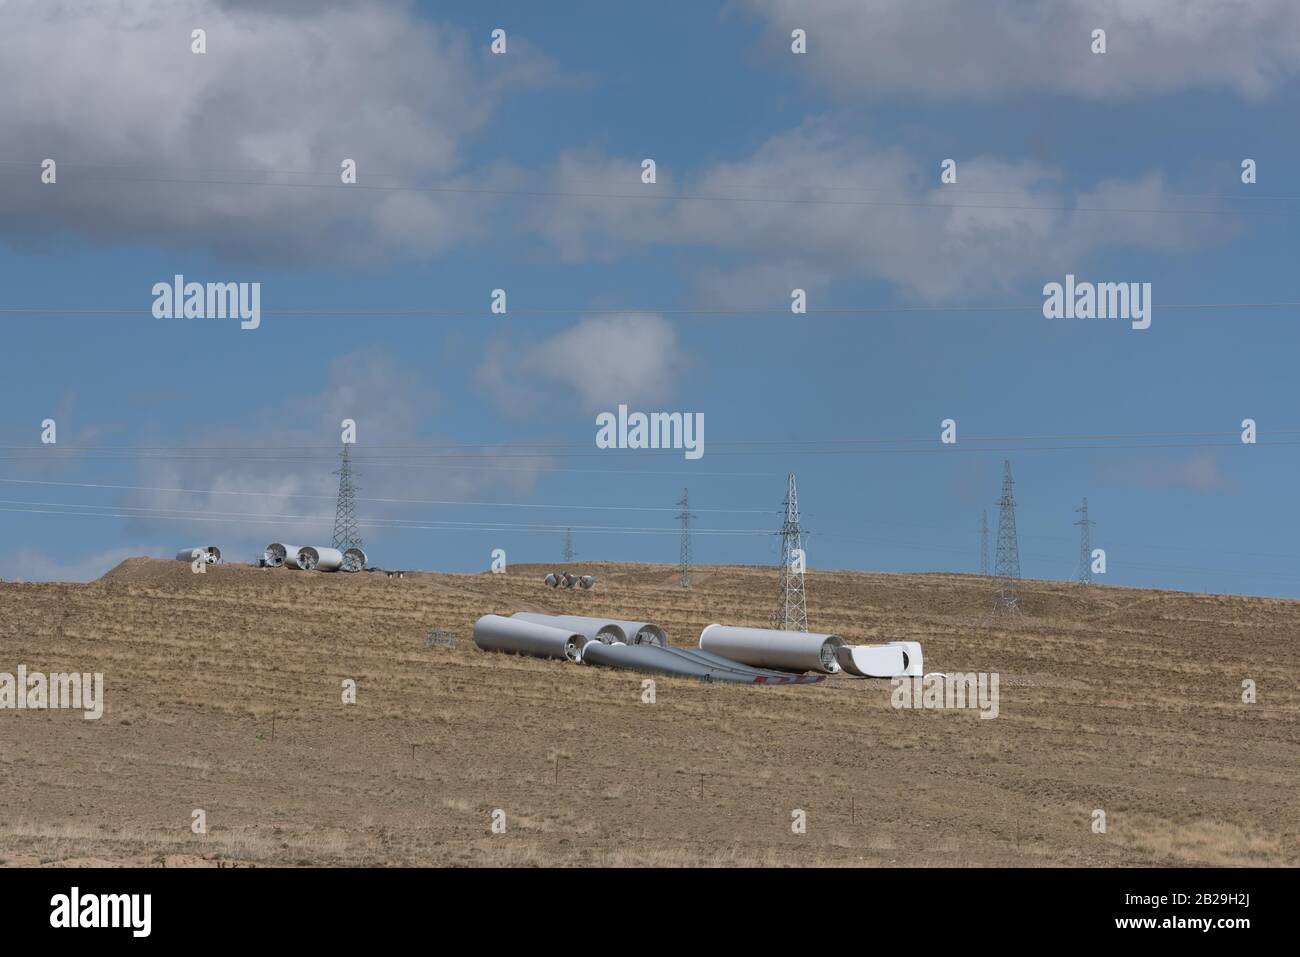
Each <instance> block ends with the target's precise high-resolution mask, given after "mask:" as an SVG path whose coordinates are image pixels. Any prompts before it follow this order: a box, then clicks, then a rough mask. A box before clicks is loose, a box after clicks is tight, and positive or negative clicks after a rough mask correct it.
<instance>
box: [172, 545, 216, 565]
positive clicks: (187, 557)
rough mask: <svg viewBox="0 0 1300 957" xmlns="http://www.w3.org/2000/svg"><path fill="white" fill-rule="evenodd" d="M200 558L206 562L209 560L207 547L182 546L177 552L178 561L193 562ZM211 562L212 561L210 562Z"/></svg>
mask: <svg viewBox="0 0 1300 957" xmlns="http://www.w3.org/2000/svg"><path fill="white" fill-rule="evenodd" d="M200 558H201V559H203V560H204V561H205V562H207V561H208V550H207V549H206V548H182V549H181V550H180V551H179V552H177V553H176V560H177V561H178V562H193V561H197V560H198V559H200ZM209 564H211V563H210V562H209Z"/></svg>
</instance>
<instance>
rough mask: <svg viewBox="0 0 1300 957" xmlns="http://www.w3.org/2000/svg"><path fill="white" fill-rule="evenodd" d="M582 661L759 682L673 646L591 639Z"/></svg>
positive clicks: (707, 678)
mask: <svg viewBox="0 0 1300 957" xmlns="http://www.w3.org/2000/svg"><path fill="white" fill-rule="evenodd" d="M582 660H583V663H584V664H589V665H603V666H605V667H607V668H625V669H627V670H628V671H642V672H648V673H650V674H656V675H669V676H672V677H678V678H700V679H703V680H705V681H726V682H730V683H732V684H745V685H752V684H759V683H760V682H761V680H762V679H760V678H759V677H758V676H757V675H753V674H744V673H742V672H739V671H732V670H730V669H727V668H714V667H711V666H710V665H707V664H705V663H703V662H701V661H696V660H694V659H691V658H688V657H686V656H684V655H677V654H674V652H673V649H669V648H660V647H659V646H658V645H598V644H596V643H595V642H592V643H591V644H590V645H588V646H587V647H586V648H584V649H583V651H582Z"/></svg>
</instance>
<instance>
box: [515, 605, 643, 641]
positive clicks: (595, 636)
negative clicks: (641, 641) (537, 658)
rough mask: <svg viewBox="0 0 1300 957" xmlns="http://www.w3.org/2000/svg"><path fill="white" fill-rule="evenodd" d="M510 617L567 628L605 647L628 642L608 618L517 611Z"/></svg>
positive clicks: (625, 634)
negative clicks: (618, 642)
mask: <svg viewBox="0 0 1300 957" xmlns="http://www.w3.org/2000/svg"><path fill="white" fill-rule="evenodd" d="M510 617H511V618H518V619H520V620H522V621H532V622H536V623H538V624H541V625H550V626H551V627H553V628H568V629H569V630H570V631H576V632H578V633H579V634H580V635H582V636H583V637H585V638H589V639H592V640H594V641H599V642H601V643H603V644H606V645H608V644H612V643H613V642H616V641H621V642H624V643H626V642H627V641H628V635H627V632H625V631H624V630H623V629H622V628H620V627H619V626H618V625H617V624H616V623H615V622H612V621H610V620H609V619H608V618H590V617H587V616H586V615H543V614H541V613H539V612H532V611H517V612H515V613H514V614H513V615H511V616H510Z"/></svg>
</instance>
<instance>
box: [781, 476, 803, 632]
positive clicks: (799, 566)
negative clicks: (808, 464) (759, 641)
mask: <svg viewBox="0 0 1300 957" xmlns="http://www.w3.org/2000/svg"><path fill="white" fill-rule="evenodd" d="M784 514H785V518H784V520H783V521H782V523H781V531H780V532H779V534H780V536H781V598H780V604H779V605H777V609H776V612H775V613H774V614H773V615H772V626H773V627H774V628H784V629H786V630H787V631H807V630H808V602H807V598H806V596H805V595H804V590H803V572H804V564H805V559H804V551H803V531H802V529H800V527H799V493H798V491H797V490H796V489H795V484H794V473H793V472H791V473H790V479H789V482H788V483H787V485H786V492H785V503H784Z"/></svg>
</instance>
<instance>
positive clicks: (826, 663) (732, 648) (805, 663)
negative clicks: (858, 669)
mask: <svg viewBox="0 0 1300 957" xmlns="http://www.w3.org/2000/svg"><path fill="white" fill-rule="evenodd" d="M843 644H844V639H843V638H841V637H840V636H839V635H822V634H816V633H814V632H808V631H782V630H780V629H777V628H739V627H736V626H733V625H709V626H708V627H707V628H705V629H704V631H702V632H701V633H700V648H702V649H703V650H704V651H708V652H712V653H713V654H716V655H722V656H723V657H724V658H730V659H731V660H733V661H739V662H742V663H743V664H747V665H753V666H754V667H756V668H775V669H776V670H778V671H820V672H822V673H823V674H835V673H836V672H838V671H839V670H840V666H839V662H837V661H836V660H835V649H836V648H838V647H839V646H840V645H843Z"/></svg>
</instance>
